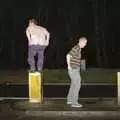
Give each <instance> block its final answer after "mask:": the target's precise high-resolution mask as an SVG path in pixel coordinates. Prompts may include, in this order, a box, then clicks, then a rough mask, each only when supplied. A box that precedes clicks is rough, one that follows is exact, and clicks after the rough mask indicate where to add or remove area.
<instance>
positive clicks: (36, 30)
mask: <svg viewBox="0 0 120 120" xmlns="http://www.w3.org/2000/svg"><path fill="white" fill-rule="evenodd" d="M26 35H27V38H28V46H29V48H28V63H29V65H30V72H35V71H36V67H35V62H36V61H35V56H36V55H37V57H38V60H37V71H38V72H41V71H42V70H43V63H44V51H45V48H46V47H47V46H48V45H49V38H50V34H49V32H48V31H47V29H46V28H44V27H42V26H38V25H37V22H36V20H35V19H30V20H29V25H28V27H27V29H26Z"/></svg>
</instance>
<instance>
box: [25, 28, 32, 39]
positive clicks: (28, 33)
mask: <svg viewBox="0 0 120 120" xmlns="http://www.w3.org/2000/svg"><path fill="white" fill-rule="evenodd" d="M26 36H27V38H28V40H29V41H30V40H31V35H30V32H29V30H28V29H27V30H26Z"/></svg>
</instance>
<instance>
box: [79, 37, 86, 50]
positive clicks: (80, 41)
mask: <svg viewBox="0 0 120 120" xmlns="http://www.w3.org/2000/svg"><path fill="white" fill-rule="evenodd" d="M78 45H79V46H80V48H84V47H85V46H86V45H87V38H86V37H80V38H79V42H78Z"/></svg>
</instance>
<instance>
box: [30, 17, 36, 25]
mask: <svg viewBox="0 0 120 120" xmlns="http://www.w3.org/2000/svg"><path fill="white" fill-rule="evenodd" d="M31 24H35V25H36V24H37V21H36V20H35V19H34V18H33V19H30V20H29V25H31Z"/></svg>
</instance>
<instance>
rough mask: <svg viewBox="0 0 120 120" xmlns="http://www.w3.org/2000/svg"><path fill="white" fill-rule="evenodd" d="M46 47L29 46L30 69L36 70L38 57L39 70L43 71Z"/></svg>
mask: <svg viewBox="0 0 120 120" xmlns="http://www.w3.org/2000/svg"><path fill="white" fill-rule="evenodd" d="M45 48H46V47H45V46H40V45H31V46H29V49H28V63H29V65H30V69H34V70H35V63H36V61H35V56H36V55H37V57H38V60H37V64H36V65H37V69H38V70H42V69H43V62H44V51H45Z"/></svg>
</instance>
